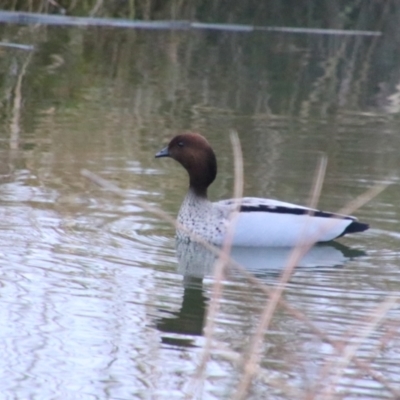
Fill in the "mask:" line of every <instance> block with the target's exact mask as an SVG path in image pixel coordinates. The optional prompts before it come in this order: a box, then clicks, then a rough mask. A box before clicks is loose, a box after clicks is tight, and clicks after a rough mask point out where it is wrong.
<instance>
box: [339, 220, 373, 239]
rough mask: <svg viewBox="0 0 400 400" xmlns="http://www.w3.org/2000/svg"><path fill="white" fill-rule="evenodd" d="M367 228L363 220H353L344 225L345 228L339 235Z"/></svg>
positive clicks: (362, 230)
mask: <svg viewBox="0 0 400 400" xmlns="http://www.w3.org/2000/svg"><path fill="white" fill-rule="evenodd" d="M367 229H369V225H368V224H364V223H363V222H358V221H353V222H352V223H351V224H350V225H348V226H347V227H346V229H345V230H344V231H343V233H342V234H341V235H340V236H344V235H347V234H348V233H356V232H364V231H366V230H367Z"/></svg>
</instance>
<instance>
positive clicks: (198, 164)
mask: <svg viewBox="0 0 400 400" xmlns="http://www.w3.org/2000/svg"><path fill="white" fill-rule="evenodd" d="M158 157H171V158H173V159H174V160H176V161H178V162H179V163H180V164H181V165H182V166H183V167H184V168H185V169H186V171H187V172H188V174H189V179H190V188H191V189H192V190H193V191H194V192H195V193H196V194H197V195H199V196H207V188H208V186H210V185H211V183H212V182H213V181H214V179H215V177H216V175H217V160H216V158H215V154H214V151H213V149H212V148H211V146H210V144H209V143H208V142H207V140H206V139H205V138H204V137H203V136H201V135H199V134H198V133H184V134H182V135H178V136H175V137H174V138H173V139H172V140H171V141H170V142H169V144H168V146H167V147H165V148H163V149H162V150H161V151H159V152H158V153H157V154H156V158H158Z"/></svg>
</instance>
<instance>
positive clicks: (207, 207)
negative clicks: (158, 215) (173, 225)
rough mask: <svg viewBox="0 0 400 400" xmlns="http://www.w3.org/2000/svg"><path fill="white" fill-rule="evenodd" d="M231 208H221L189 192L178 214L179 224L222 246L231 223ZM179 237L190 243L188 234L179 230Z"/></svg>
mask: <svg viewBox="0 0 400 400" xmlns="http://www.w3.org/2000/svg"><path fill="white" fill-rule="evenodd" d="M229 209H230V207H220V206H218V205H216V204H215V203H212V202H210V201H209V200H207V199H206V198H203V197H199V196H197V195H196V194H195V193H193V192H192V191H189V192H188V193H187V195H186V197H185V199H184V200H183V203H182V205H181V208H180V210H179V214H178V222H179V224H181V225H183V226H185V227H186V228H187V229H189V230H190V231H191V232H193V233H195V234H196V235H198V236H200V237H202V238H203V239H205V240H206V241H208V242H211V243H213V244H217V245H218V244H221V243H222V242H223V238H224V236H225V232H226V229H227V226H228V222H229V213H230V210H229ZM176 233H177V237H178V238H179V239H181V240H188V241H190V236H189V235H188V233H187V232H184V231H182V230H179V229H178V230H177V232H176Z"/></svg>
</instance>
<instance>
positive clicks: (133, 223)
mask: <svg viewBox="0 0 400 400" xmlns="http://www.w3.org/2000/svg"><path fill="white" fill-rule="evenodd" d="M2 30H3V34H4V37H7V38H8V39H9V40H10V41H15V42H17V41H18V42H21V43H30V44H32V43H33V44H35V46H36V51H35V52H34V53H33V54H32V55H31V56H30V57H31V58H30V59H29V58H28V57H29V55H28V54H29V53H27V52H24V51H21V50H16V49H5V50H3V57H2V63H1V72H2V86H1V93H2V98H3V102H2V106H3V107H2V113H1V127H2V134H1V139H2V140H1V143H0V146H1V149H0V150H1V154H2V157H1V164H0V176H1V186H0V192H1V196H0V212H1V219H0V221H1V222H0V229H1V233H2V234H1V235H0V257H1V260H2V262H1V278H0V279H1V280H0V302H1V307H0V310H1V311H0V313H1V321H2V335H1V341H0V347H1V353H2V354H3V357H1V361H0V369H1V370H2V371H3V373H2V374H1V379H0V387H1V392H2V394H3V398H4V399H23V398H35V399H36V398H37V399H55V398H62V399H74V400H75V399H132V398H167V397H168V398H177V399H179V398H184V396H185V393H188V390H190V388H192V386H191V383H193V382H196V380H194V381H193V379H194V377H195V376H196V371H198V365H199V363H200V360H201V357H202V354H203V349H204V345H205V341H206V339H205V337H204V331H203V328H204V321H205V315H206V310H207V306H208V304H209V302H210V297H211V293H212V285H213V282H214V280H213V275H212V272H213V265H214V256H213V255H212V254H210V253H208V252H207V251H205V250H204V249H203V250H200V249H199V248H196V247H194V248H193V246H189V247H188V246H186V247H185V246H183V247H179V246H178V247H177V245H176V243H175V240H174V229H173V227H171V226H170V225H169V224H168V223H167V222H165V221H163V220H161V219H160V218H159V217H158V216H155V215H152V214H151V213H149V212H146V211H144V210H143V209H141V208H139V207H138V206H137V205H136V204H135V202H134V201H135V200H141V201H145V202H147V203H148V204H150V205H153V206H157V207H160V208H161V209H163V210H165V211H166V212H168V213H169V214H170V215H172V216H174V215H176V213H177V211H178V209H179V205H180V202H181V200H182V198H183V196H184V193H185V191H186V188H187V177H186V175H185V172H184V171H183V170H182V168H180V166H179V165H177V164H176V163H174V162H173V161H172V160H164V159H163V160H156V159H154V154H155V153H156V152H157V151H158V150H159V149H160V148H161V147H163V146H164V145H165V144H166V143H167V142H168V140H169V138H171V137H172V136H173V135H174V134H176V133H177V132H180V131H182V130H188V129H190V130H196V131H199V132H202V133H203V134H205V135H206V136H207V138H208V139H209V141H210V142H211V143H212V145H213V147H214V149H215V151H216V153H217V157H218V162H219V174H218V178H217V180H216V182H215V183H214V184H213V186H212V188H211V190H210V197H211V198H213V199H221V198H226V197H230V196H231V195H232V190H233V180H234V175H233V157H232V151H231V148H230V141H229V131H230V130H231V129H235V130H236V131H237V132H238V134H239V137H240V139H241V144H242V148H243V158H244V168H245V182H244V193H245V195H246V196H260V197H271V198H278V199H281V200H285V201H290V202H295V203H300V204H307V202H308V200H309V195H310V190H311V188H312V180H313V175H314V172H315V168H316V165H317V163H318V159H319V157H320V154H322V153H323V154H326V155H327V157H328V168H327V173H326V177H325V181H324V186H323V191H322V195H321V198H320V202H319V206H320V207H321V208H323V209H327V210H332V211H335V210H338V209H340V208H341V207H343V206H345V205H346V204H347V203H348V202H350V201H351V200H353V199H354V198H356V197H357V196H359V195H361V194H362V193H363V192H365V191H366V190H368V189H369V188H370V187H371V186H373V185H374V184H376V183H378V182H387V181H390V182H392V185H391V186H389V187H388V188H387V189H386V190H385V191H384V192H383V193H382V194H380V195H379V196H378V197H376V198H374V199H372V200H371V201H370V202H369V203H368V204H367V205H365V206H363V207H362V208H361V209H359V210H357V211H356V215H357V216H358V217H359V218H360V219H361V220H363V221H366V222H369V223H370V224H371V229H370V230H369V231H367V232H365V233H363V234H360V235H354V236H352V237H346V238H343V239H341V240H340V245H336V246H332V245H326V246H318V247H316V248H315V249H313V250H312V252H311V253H310V254H309V255H308V256H307V257H308V258H305V259H304V260H303V261H301V262H300V263H299V265H298V268H296V270H295V271H294V274H293V276H292V278H291V279H290V281H289V283H288V285H287V288H286V290H285V291H284V294H283V299H284V300H285V302H287V303H288V304H289V305H290V306H291V307H292V308H296V309H297V310H299V312H301V313H302V315H304V317H303V319H301V318H299V316H297V317H295V316H293V314H291V312H290V311H288V310H287V309H285V308H282V307H279V308H278V309H277V311H276V312H275V314H274V317H273V319H272V322H271V324H270V326H269V329H268V330H267V331H266V332H265V336H264V340H263V342H262V344H261V345H260V348H259V351H260V354H261V358H260V369H259V371H258V373H257V374H256V377H255V379H254V380H253V384H252V386H251V388H250V391H249V394H248V398H254V399H260V398H269V399H272V398H274V399H275V398H276V399H292V398H305V397H306V396H311V398H329V397H328V396H325V397H324V396H323V395H322V392H323V390H325V389H327V388H329V386H328V385H329V383H330V382H333V385H334V386H333V387H334V389H333V392H332V393H333V394H332V396H333V397H332V398H346V399H352V398H363V399H364V398H365V399H367V398H368V399H369V398H376V399H382V398H395V395H394V394H393V393H394V392H395V391H396V390H397V393H398V392H399V391H400V386H399V381H400V366H399V361H398V359H399V355H398V348H399V344H400V343H399V332H398V321H399V311H398V306H396V305H394V306H393V307H392V308H391V309H390V310H389V311H388V312H387V313H386V314H385V315H384V317H383V319H382V321H380V322H379V323H377V324H376V326H375V325H374V326H373V329H372V330H371V332H370V333H369V334H368V335H367V337H366V338H365V340H362V341H361V344H360V346H357V349H356V353H355V356H356V358H357V362H358V363H357V362H356V363H355V362H353V360H350V362H349V363H348V364H347V363H345V364H344V365H342V364H340V365H339V366H338V367H337V366H336V364H335V363H336V362H338V360H343V357H340V356H338V354H337V353H336V352H335V350H334V349H333V346H332V341H335V340H336V341H339V342H340V341H342V342H343V343H344V344H349V343H350V339H351V338H353V339H354V338H357V335H359V334H361V333H362V328H363V327H365V326H366V325H368V321H370V319H371V318H372V317H371V316H373V315H375V314H374V310H376V309H377V308H378V307H379V306H380V305H381V304H382V302H384V301H385V299H387V298H388V296H395V297H397V296H398V294H399V287H400V274H399V272H398V271H399V250H398V247H399V246H398V241H399V230H400V229H399V228H400V222H399V218H400V217H399V216H400V209H399V203H398V197H399V188H398V165H399V153H398V148H399V145H400V143H399V140H400V139H399V135H398V104H397V103H396V98H397V97H396V96H397V90H398V89H397V87H396V83H395V82H394V79H393V78H392V75H391V72H392V70H391V68H393V69H394V68H395V67H394V66H392V65H390V63H386V64H383V63H382V62H381V61H380V60H381V59H380V58H379V52H380V50H381V49H382V46H384V45H385V43H384V42H383V43H382V42H378V40H384V39H371V38H369V39H365V38H363V39H359V38H353V39H349V38H346V39H345V40H344V39H340V38H335V39H331V38H326V37H324V38H320V37H317V36H315V37H311V36H303V37H297V36H294V35H286V36H285V35H277V34H265V33H263V34H261V33H257V34H251V35H250V34H249V35H241V34H237V33H223V32H219V33H215V32H206V33H204V32H192V33H187V32H151V31H149V32H134V31H125V30H111V29H105V28H99V29H97V28H91V29H77V28H57V27H51V28H50V27H24V26H19V27H15V26H9V27H7V26H3V27H2ZM355 49H356V50H355ZM396 51H397V50H396ZM24 65H25V66H24ZM19 82H20V83H19ZM377 88H380V89H377ZM82 168H86V169H89V170H90V171H93V172H95V173H97V174H99V175H100V176H102V177H104V178H106V179H108V180H110V181H111V182H113V183H114V184H116V185H118V186H119V187H121V188H122V189H124V190H125V192H126V194H127V197H125V198H119V197H118V196H116V195H114V194H113V193H110V192H109V191H107V190H105V189H102V188H99V187H97V186H96V185H94V184H93V183H91V182H89V181H88V180H86V179H85V178H84V177H82V176H81V174H80V171H81V169H82ZM233 257H234V258H235V259H236V260H237V261H240V262H242V263H243V264H245V266H246V267H247V269H248V271H249V272H251V273H252V274H253V276H255V277H256V278H257V279H258V280H259V283H262V284H266V285H268V286H269V287H275V285H276V283H277V281H278V279H279V276H280V272H281V270H282V267H283V265H285V262H286V259H287V257H288V253H287V252H285V251H277V250H276V249H275V250H266V249H258V250H249V249H235V250H234V252H233ZM267 302H268V297H267V296H266V294H265V292H264V291H263V290H262V289H261V288H260V286H259V285H257V284H255V283H254V282H253V283H250V282H249V281H248V280H247V278H246V277H245V276H244V275H243V273H241V272H239V271H235V270H230V271H229V272H228V273H227V274H226V276H225V278H224V285H223V293H222V297H221V300H220V310H219V312H218V315H217V316H216V319H215V324H216V326H215V332H214V344H215V347H214V348H213V351H212V357H211V359H210V360H209V361H208V363H207V365H206V369H205V372H204V376H203V378H202V380H201V382H200V384H199V386H197V390H198V392H197V393H198V397H199V398H207V399H208V398H230V397H232V396H233V394H234V393H235V391H236V387H237V386H238V384H239V382H240V381H241V380H242V378H243V371H242V368H241V363H240V362H237V360H238V357H239V356H240V355H246V352H247V349H248V346H249V343H250V341H251V337H252V335H253V334H254V332H255V330H256V328H257V326H258V324H259V320H260V313H261V312H262V310H263V308H264V307H265V305H266V304H267ZM305 321H307V322H308V323H306V322H305ZM310 324H311V325H312V327H313V328H315V329H319V330H320V332H322V333H323V335H322V336H321V335H318V334H316V331H315V329H313V328H311V327H310ZM354 340H355V339H354ZM342 342H341V343H342ZM360 363H364V364H363V365H364V367H362V366H360ZM337 371H339V372H340V375H338V376H337V380H335V379H336V375H335V374H336V372H337ZM371 371H372V372H371ZM377 376H378V377H377ZM379 377H381V378H382V379H380V378H379ZM197 383H198V382H197ZM318 396H320V397H318Z"/></svg>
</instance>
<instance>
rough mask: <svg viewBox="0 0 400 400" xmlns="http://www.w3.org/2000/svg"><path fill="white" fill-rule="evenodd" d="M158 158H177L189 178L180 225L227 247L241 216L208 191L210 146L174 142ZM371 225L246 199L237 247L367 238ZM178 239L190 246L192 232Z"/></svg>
mask: <svg viewBox="0 0 400 400" xmlns="http://www.w3.org/2000/svg"><path fill="white" fill-rule="evenodd" d="M156 157H171V158H173V159H175V160H176V161H178V162H179V163H180V164H181V165H182V166H183V167H184V168H185V169H186V170H187V172H188V174H189V178H190V187H189V191H188V193H187V195H186V197H185V199H184V201H183V203H182V206H181V209H180V211H179V215H178V221H179V222H180V223H181V224H182V225H184V226H185V227H186V228H187V229H189V230H190V231H191V232H194V233H196V234H197V235H199V236H201V237H203V238H204V239H205V240H207V241H208V242H210V243H214V244H216V245H221V244H222V243H223V240H224V237H225V234H226V231H227V229H228V226H229V217H230V215H231V214H232V212H233V211H234V210H235V208H236V206H235V201H234V200H222V201H218V202H216V203H212V202H210V201H209V200H208V199H207V188H208V186H210V185H211V183H212V182H213V181H214V179H215V177H216V175H217V161H216V158H215V154H214V151H213V150H212V148H211V146H210V145H209V143H208V142H207V140H206V139H205V138H204V137H203V136H201V135H199V134H195V133H188V134H183V135H179V136H176V137H174V138H173V139H172V140H171V142H170V143H169V145H168V146H167V147H165V148H164V149H162V150H161V151H160V152H158V153H157V154H156ZM366 229H368V225H367V224H364V223H361V222H358V221H357V219H356V218H354V217H350V216H347V215H338V214H333V213H328V212H324V211H320V210H314V209H309V208H306V207H303V206H298V205H296V204H290V203H284V202H282V201H277V200H269V199H258V198H252V197H246V198H243V199H240V207H239V212H238V215H237V218H236V221H235V232H234V236H233V242H232V244H233V245H234V246H256V247H257V246H258V247H278V246H286V247H290V246H295V245H296V244H298V243H300V242H301V243H302V244H306V243H314V242H315V241H318V242H328V241H331V240H333V239H336V238H338V237H340V236H343V235H346V234H348V233H354V232H362V231H365V230H366ZM177 235H178V238H181V239H185V240H188V239H189V237H188V235H187V233H186V232H182V231H178V232H177Z"/></svg>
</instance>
